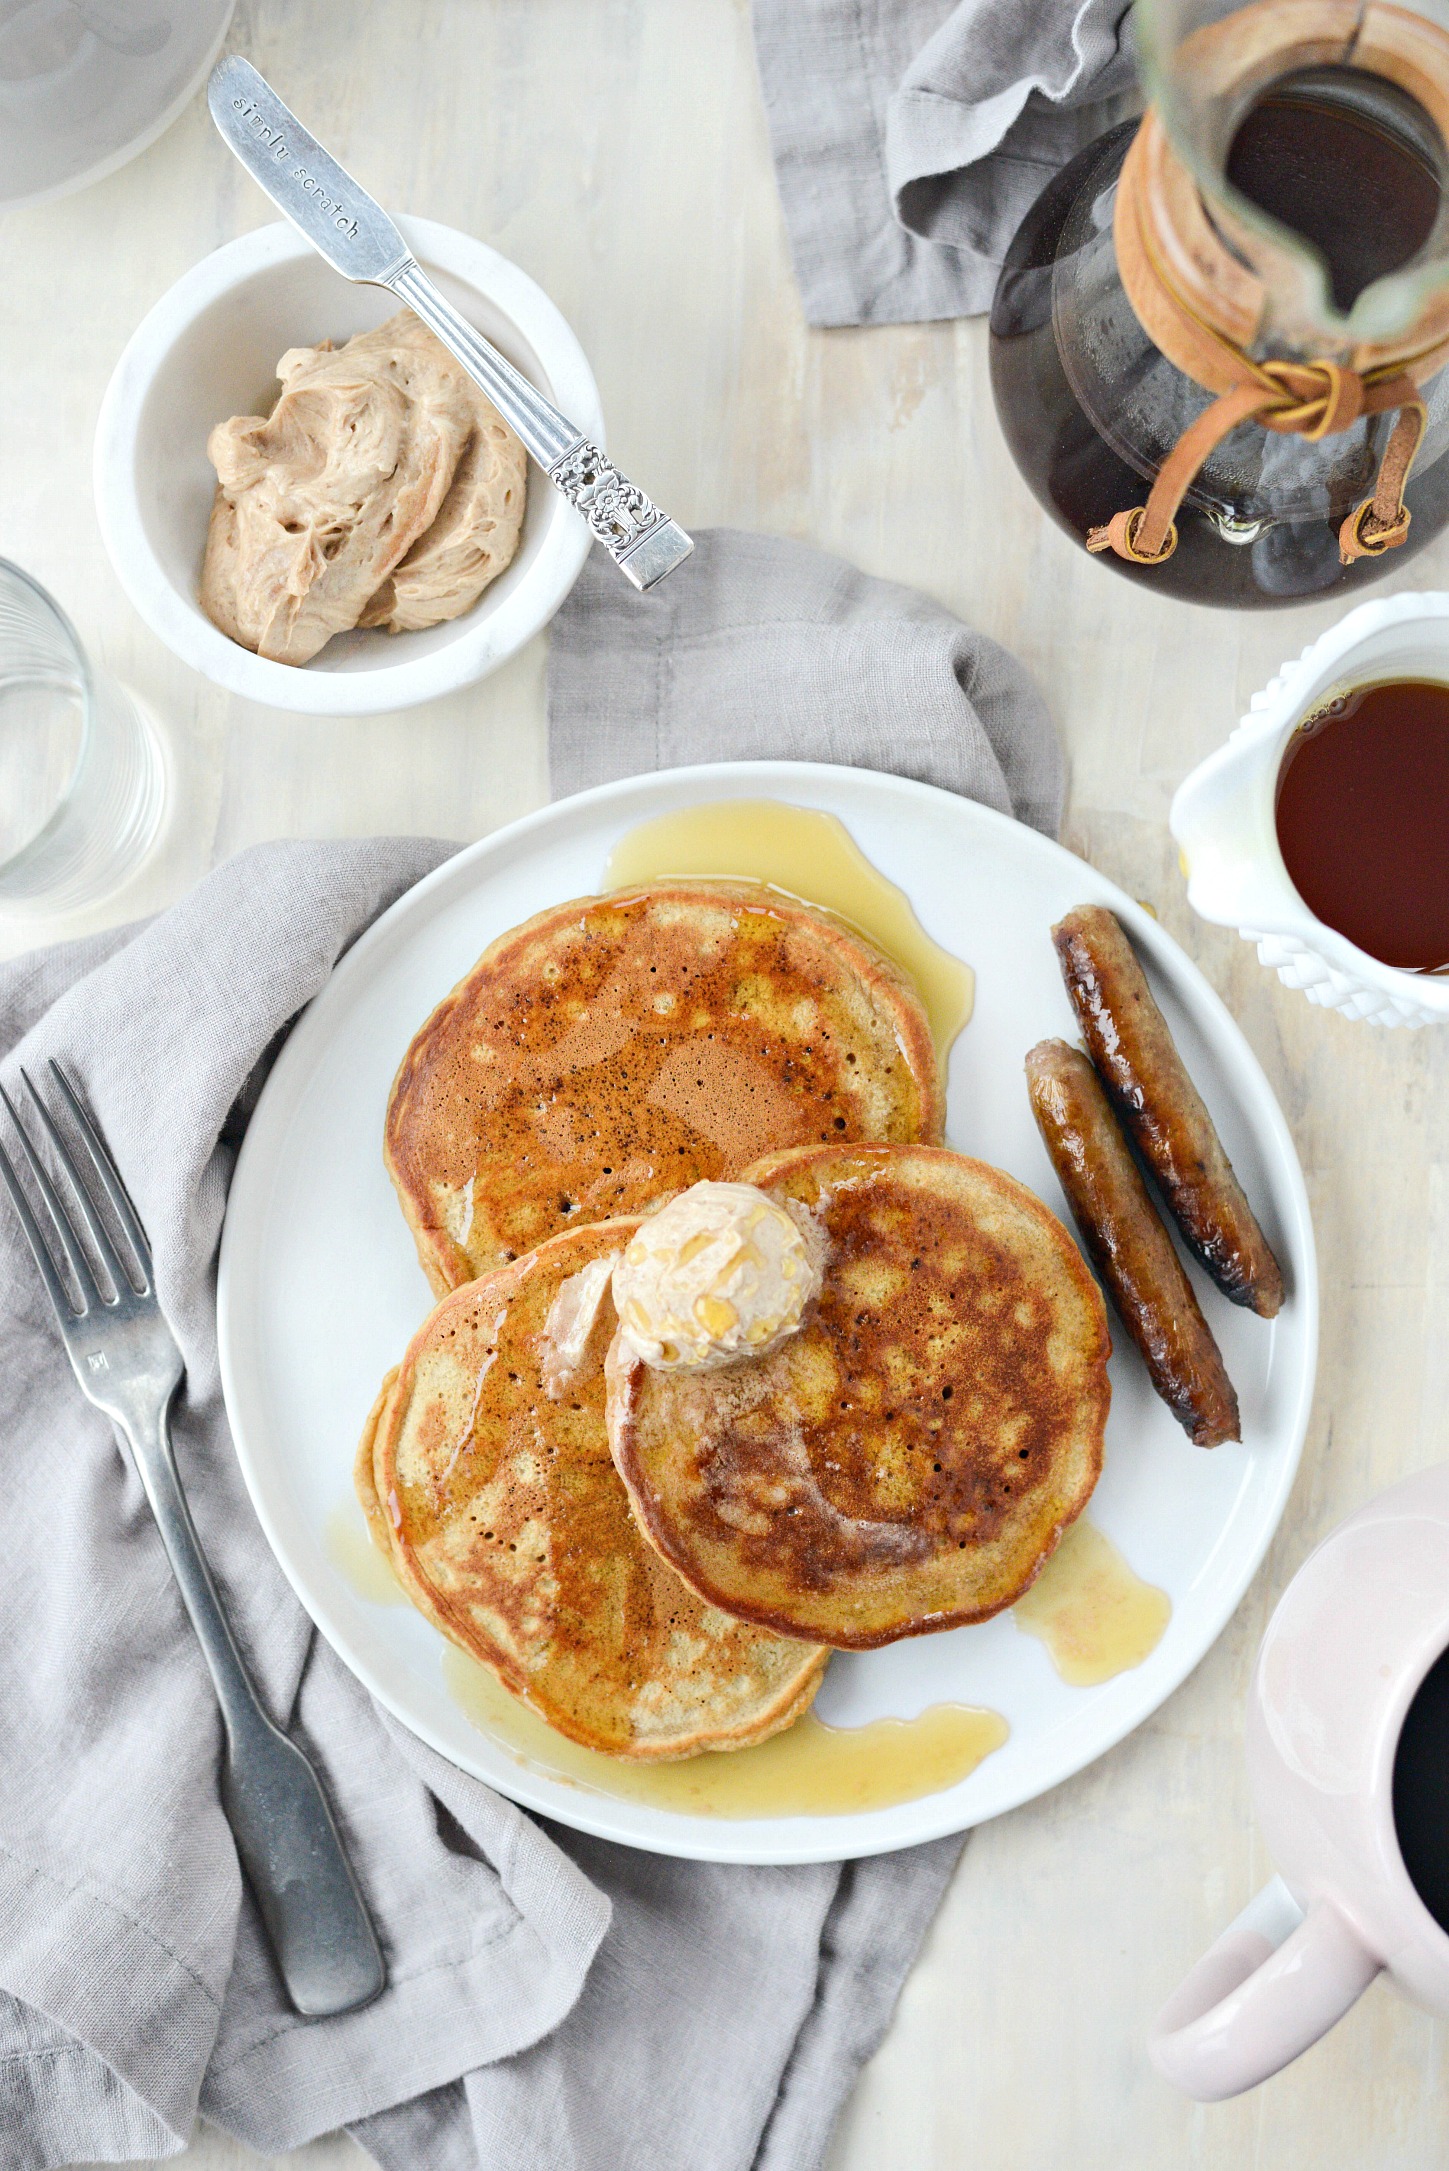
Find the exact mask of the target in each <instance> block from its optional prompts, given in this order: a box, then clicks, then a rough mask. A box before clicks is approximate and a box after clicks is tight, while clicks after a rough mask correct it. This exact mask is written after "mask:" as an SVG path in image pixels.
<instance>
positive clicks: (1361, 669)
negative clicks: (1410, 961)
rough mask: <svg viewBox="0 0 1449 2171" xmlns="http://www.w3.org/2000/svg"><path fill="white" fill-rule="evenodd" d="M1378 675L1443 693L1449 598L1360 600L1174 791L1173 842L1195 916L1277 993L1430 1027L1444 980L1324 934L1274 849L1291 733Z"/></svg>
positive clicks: (1444, 1016) (1446, 1013)
mask: <svg viewBox="0 0 1449 2171" xmlns="http://www.w3.org/2000/svg"><path fill="white" fill-rule="evenodd" d="M1385 678H1410V679H1412V678H1425V679H1435V680H1439V681H1441V682H1443V683H1445V684H1449V594H1444V593H1438V592H1435V593H1431V594H1425V595H1396V596H1385V597H1383V598H1382V599H1381V600H1379V601H1377V602H1373V603H1360V604H1359V606H1358V608H1357V609H1356V610H1352V611H1350V612H1349V613H1348V615H1347V617H1345V618H1342V619H1340V620H1339V622H1338V624H1337V625H1336V626H1331V627H1330V628H1329V630H1328V631H1327V633H1325V634H1322V635H1320V637H1319V639H1318V640H1316V641H1312V642H1310V643H1309V645H1308V647H1307V648H1305V649H1304V651H1303V653H1302V655H1301V656H1300V657H1299V658H1298V659H1297V661H1296V662H1293V663H1285V664H1284V666H1283V668H1282V670H1281V671H1280V672H1279V673H1278V676H1277V677H1276V678H1274V679H1271V680H1270V681H1269V683H1268V684H1267V685H1266V686H1265V687H1264V688H1263V689H1262V691H1261V692H1260V693H1255V694H1254V696H1253V698H1252V701H1251V703H1250V704H1249V708H1248V713H1247V715H1246V716H1245V717H1244V718H1243V720H1242V722H1241V723H1240V724H1239V725H1238V728H1237V730H1236V731H1235V732H1234V733H1233V734H1232V736H1231V738H1229V739H1228V741H1227V743H1226V744H1225V745H1223V746H1220V747H1219V748H1218V751H1217V752H1216V753H1215V754H1210V755H1209V756H1208V758H1207V760H1206V761H1204V762H1202V763H1200V764H1199V766H1198V767H1197V768H1196V769H1194V770H1193V772H1192V774H1191V776H1189V777H1187V778H1185V779H1184V781H1183V782H1182V783H1181V784H1180V785H1179V786H1178V789H1177V793H1176V796H1175V797H1174V799H1173V802H1172V813H1171V817H1170V819H1171V823H1172V833H1173V836H1174V837H1175V838H1176V839H1177V843H1178V847H1179V849H1180V851H1181V853H1182V861H1183V869H1184V872H1185V873H1186V875H1187V878H1188V879H1187V896H1188V902H1189V904H1190V905H1191V906H1192V908H1193V910H1194V911H1195V912H1196V913H1198V914H1199V915H1200V917H1201V918H1203V919H1205V920H1212V921H1214V922H1216V924H1217V925H1218V926H1220V927H1236V929H1237V930H1238V933H1239V934H1240V935H1241V936H1242V937H1243V938H1244V940H1245V941H1247V942H1252V943H1256V945H1257V949H1258V955H1259V957H1260V958H1261V959H1262V962H1263V963H1264V964H1265V965H1266V966H1268V967H1269V969H1270V970H1271V971H1273V972H1276V973H1277V975H1278V977H1279V979H1280V980H1281V981H1282V982H1283V984H1284V986H1285V987H1292V988H1298V989H1300V990H1301V991H1302V993H1303V994H1305V995H1306V996H1307V997H1308V1000H1309V1001H1310V1002H1311V1003H1320V1004H1322V1005H1323V1007H1324V1008H1325V1009H1329V1010H1341V1011H1342V1012H1343V1014H1344V1016H1345V1017H1349V1018H1358V1019H1364V1020H1367V1021H1369V1022H1370V1023H1372V1024H1375V1025H1438V1024H1442V1023H1444V1022H1446V1021H1449V975H1442V976H1441V975H1437V974H1428V973H1415V972H1402V971H1400V970H1399V969H1398V967H1396V966H1394V965H1385V964H1384V963H1383V962H1382V961H1381V960H1380V959H1379V958H1376V957H1371V956H1370V955H1369V953H1368V952H1367V951H1366V950H1360V949H1359V948H1358V947H1357V945H1356V944H1354V943H1352V942H1350V941H1349V940H1348V937H1347V936H1346V935H1340V934H1339V933H1338V932H1337V930H1336V929H1335V928H1332V927H1327V926H1325V925H1324V923H1323V921H1322V920H1319V919H1317V918H1315V916H1314V915H1313V914H1312V913H1311V912H1310V911H1309V909H1308V907H1307V905H1306V904H1305V903H1304V902H1303V900H1302V898H1301V897H1300V896H1299V895H1298V892H1297V891H1296V890H1295V889H1294V887H1293V883H1292V881H1291V879H1290V877H1289V874H1288V869H1287V867H1286V866H1285V865H1284V861H1283V854H1282V850H1281V848H1280V846H1279V843H1278V829H1277V823H1276V820H1275V803H1276V796H1277V785H1278V775H1279V771H1280V769H1281V766H1282V759H1283V749H1284V748H1285V746H1286V744H1287V741H1288V739H1289V737H1290V735H1291V734H1292V731H1293V729H1294V727H1295V726H1296V725H1297V724H1299V723H1300V722H1302V720H1303V719H1304V718H1305V717H1307V716H1311V715H1312V713H1313V711H1314V710H1315V709H1317V708H1319V707H1321V706H1322V704H1323V703H1324V701H1326V700H1328V699H1329V698H1331V697H1332V695H1333V694H1335V693H1336V692H1338V691H1341V690H1347V689H1348V688H1349V687H1352V686H1364V685H1370V684H1372V683H1373V682H1374V681H1375V680H1378V679H1385Z"/></svg>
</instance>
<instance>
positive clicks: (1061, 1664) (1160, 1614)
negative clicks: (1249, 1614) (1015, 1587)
mask: <svg viewBox="0 0 1449 2171" xmlns="http://www.w3.org/2000/svg"><path fill="white" fill-rule="evenodd" d="M1012 1618H1013V1619H1014V1620H1015V1622H1016V1625H1017V1627H1018V1628H1024V1629H1025V1630H1026V1632H1027V1634H1028V1635H1029V1636H1040V1638H1041V1640H1042V1642H1043V1643H1044V1644H1045V1645H1046V1647H1047V1649H1048V1651H1049V1652H1050V1653H1051V1657H1052V1664H1053V1665H1054V1666H1055V1667H1056V1670H1057V1672H1058V1673H1059V1674H1060V1675H1061V1677H1062V1679H1063V1680H1064V1681H1067V1682H1070V1683H1071V1685H1072V1687H1073V1688H1095V1687H1096V1685H1097V1683H1098V1682H1099V1681H1110V1680H1111V1679H1112V1677H1113V1675H1114V1674H1119V1673H1127V1672H1130V1670H1131V1669H1132V1667H1134V1666H1140V1665H1141V1664H1142V1661H1143V1660H1144V1659H1145V1658H1146V1657H1147V1656H1148V1655H1149V1653H1150V1652H1153V1651H1155V1650H1156V1649H1157V1646H1158V1644H1159V1643H1161V1641H1162V1638H1163V1635H1164V1632H1165V1631H1166V1628H1167V1624H1168V1622H1169V1620H1170V1619H1171V1618H1172V1600H1171V1599H1170V1598H1169V1597H1168V1595H1167V1593H1166V1591H1162V1590H1159V1589H1158V1588H1157V1586H1156V1585H1155V1584H1153V1583H1144V1582H1143V1580H1142V1578H1141V1576H1139V1575H1136V1574H1134V1573H1133V1571H1132V1569H1131V1568H1129V1567H1128V1565H1127V1563H1126V1561H1125V1560H1124V1559H1123V1558H1122V1555H1121V1554H1120V1553H1119V1552H1118V1550H1117V1548H1116V1546H1115V1545H1114V1544H1113V1543H1112V1541H1111V1539H1110V1538H1109V1537H1108V1536H1107V1535H1106V1533H1105V1531H1101V1530H1098V1528H1097V1526H1096V1524H1095V1523H1088V1522H1085V1521H1083V1522H1079V1523H1073V1525H1072V1527H1071V1528H1070V1530H1068V1531H1067V1532H1066V1533H1065V1534H1064V1536H1063V1538H1062V1542H1061V1544H1060V1546H1059V1547H1058V1548H1057V1550H1056V1552H1055V1553H1053V1555H1052V1557H1051V1559H1050V1560H1049V1561H1048V1562H1047V1564H1046V1566H1045V1567H1044V1568H1043V1570H1042V1572H1041V1574H1040V1575H1039V1576H1038V1577H1037V1579H1036V1581H1035V1583H1033V1585H1032V1587H1031V1589H1030V1590H1029V1591H1028V1592H1027V1593H1026V1595H1025V1597H1024V1598H1019V1599H1018V1600H1017V1602H1016V1604H1015V1606H1014V1607H1013V1609H1012Z"/></svg>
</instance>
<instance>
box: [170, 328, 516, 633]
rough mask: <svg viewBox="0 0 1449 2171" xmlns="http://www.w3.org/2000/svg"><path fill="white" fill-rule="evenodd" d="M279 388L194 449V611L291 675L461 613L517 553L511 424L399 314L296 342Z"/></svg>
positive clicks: (423, 331) (281, 368)
mask: <svg viewBox="0 0 1449 2171" xmlns="http://www.w3.org/2000/svg"><path fill="white" fill-rule="evenodd" d="M277 376H278V378H279V379H280V381H281V386H282V392H281V397H280V398H279V399H278V401H277V404H276V406H275V407H274V408H273V409H272V411H271V413H270V414H269V415H234V416H233V417H232V419H231V420H230V421H229V422H221V423H218V424H217V426H216V428H215V429H214V430H213V431H212V433H211V435H210V437H209V438H208V440H207V447H206V449H207V453H208V455H209V457H210V459H211V463H212V465H213V467H214V468H215V469H216V475H217V492H216V499H215V502H214V504H213V507H212V514H211V528H210V531H209V533H208V536H207V542H206V558H205V562H204V564H203V566H202V573H201V605H202V608H203V609H204V610H205V612H206V614H207V616H208V617H209V618H211V619H212V620H213V622H214V623H215V624H216V625H218V626H219V627H220V628H221V630H222V632H223V633H225V634H228V635H230V637H231V639H232V640H234V641H239V642H240V643H241V645H242V647H243V648H250V649H253V650H254V651H255V652H256V653H257V654H258V655H259V656H266V657H269V658H271V660H272V661H274V662H276V663H294V664H299V663H307V662H309V661H310V659H311V658H312V657H313V656H315V655H316V654H317V653H318V651H319V650H320V649H321V648H323V647H324V646H325V645H326V643H327V642H328V641H330V640H331V638H332V636H333V634H335V633H344V632H347V631H350V629H351V628H352V627H354V626H381V627H385V628H386V629H387V631H389V632H391V633H404V632H412V631H416V630H418V629H420V628H422V627H424V626H433V625H438V624H440V623H441V622H442V621H443V620H444V619H449V618H457V617H460V616H461V614H462V613H463V612H464V611H466V610H468V609H470V608H471V606H472V605H473V604H474V603H475V602H476V601H477V599H478V597H479V596H480V595H481V594H482V592H483V590H484V589H485V588H486V587H487V585H488V583H489V582H490V581H492V580H495V579H496V578H497V577H498V575H499V574H500V573H501V572H502V571H503V569H504V567H505V566H506V565H508V564H509V562H510V561H511V559H512V558H513V555H514V553H515V551H516V550H517V548H518V537H519V530H520V528H521V526H522V522H523V508H524V498H525V491H526V467H527V462H526V457H525V454H524V450H523V447H522V445H521V444H520V443H519V441H518V439H517V438H516V437H515V436H514V434H513V432H512V430H510V429H509V427H508V425H507V424H506V423H505V422H504V421H503V419H502V417H501V416H500V415H499V414H498V413H497V411H496V410H495V409H494V408H493V407H492V406H491V405H490V403H489V402H488V400H487V399H485V398H484V396H483V394H482V392H481V391H479V389H478V387H477V385H475V384H474V382H473V380H472V378H471V377H469V376H468V375H467V374H466V373H465V372H464V371H463V370H462V369H461V368H460V367H459V366H458V364H457V363H456V362H455V361H454V360H453V357H452V356H451V355H450V354H449V353H448V352H447V349H446V348H445V347H443V345H442V344H441V343H440V341H438V340H437V339H435V338H434V336H433V334H432V333H431V332H430V331H429V330H428V329H427V327H426V325H424V324H423V323H421V322H420V321H419V319H418V318H417V317H415V316H414V315H413V314H412V312H411V310H403V311H401V312H400V313H399V314H398V315H397V316H395V317H391V318H389V320H388V321H387V323H386V324H382V325H379V326H378V328H377V330H376V331H372V332H360V333H358V335H357V337H356V338H354V339H349V340H348V342H347V344H346V346H344V347H339V348H334V347H333V346H332V344H331V342H330V341H324V342H323V343H322V345H321V346H320V347H292V348H290V349H289V350H288V352H287V353H286V354H284V355H283V356H282V358H281V360H280V362H279V363H278V364H277Z"/></svg>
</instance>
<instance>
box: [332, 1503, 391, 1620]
mask: <svg viewBox="0 0 1449 2171" xmlns="http://www.w3.org/2000/svg"><path fill="white" fill-rule="evenodd" d="M322 1542H323V1545H324V1546H325V1548H326V1552H327V1558H328V1559H329V1560H330V1561H331V1563H332V1565H333V1567H334V1568H335V1569H336V1570H337V1572H338V1574H339V1575H340V1576H342V1577H344V1578H345V1579H346V1581H347V1582H348V1583H349V1584H350V1585H351V1586H352V1588H353V1590H354V1591H356V1593H357V1595H358V1597H359V1598H366V1599H367V1600H368V1601H369V1602H370V1603H371V1604H372V1605H374V1606H405V1605H408V1604H409V1603H410V1602H411V1601H410V1600H409V1598H408V1594H407V1592H406V1591H405V1590H404V1589H403V1587H402V1585H401V1583H399V1581H398V1579H397V1577H396V1576H395V1575H394V1574H393V1567H392V1562H391V1561H390V1560H389V1559H388V1557H387V1555H386V1553H384V1552H383V1551H382V1550H381V1548H380V1547H379V1546H376V1545H374V1544H373V1542H372V1533H371V1532H370V1531H369V1529H368V1527H367V1524H366V1523H365V1522H364V1521H363V1519H362V1515H361V1513H360V1511H359V1509H358V1505H357V1502H356V1501H355V1500H351V1499H349V1500H339V1501H338V1503H337V1505H336V1507H335V1508H334V1509H333V1510H332V1513H331V1514H330V1515H329V1516H328V1518H327V1527H326V1530H325V1531H324V1533H323V1540H322Z"/></svg>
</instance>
